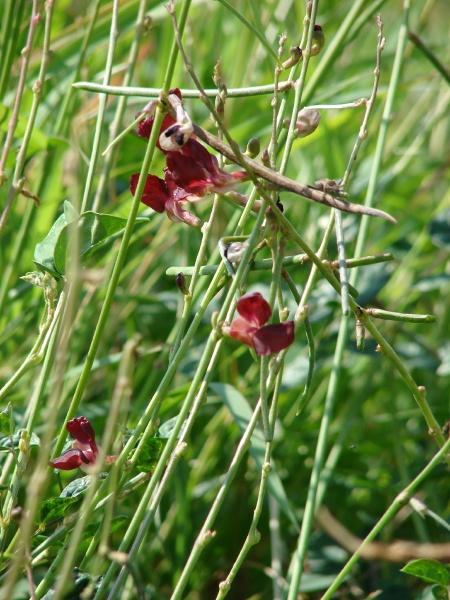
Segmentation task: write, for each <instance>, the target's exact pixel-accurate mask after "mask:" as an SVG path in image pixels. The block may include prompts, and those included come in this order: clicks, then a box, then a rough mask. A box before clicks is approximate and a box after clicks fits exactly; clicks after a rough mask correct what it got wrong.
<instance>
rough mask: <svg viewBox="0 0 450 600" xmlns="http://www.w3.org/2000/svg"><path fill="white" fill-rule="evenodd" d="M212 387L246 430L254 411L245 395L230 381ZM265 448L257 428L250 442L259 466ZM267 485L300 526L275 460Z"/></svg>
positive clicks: (284, 509)
mask: <svg viewBox="0 0 450 600" xmlns="http://www.w3.org/2000/svg"><path fill="white" fill-rule="evenodd" d="M210 387H211V389H212V390H213V391H214V392H215V393H216V394H217V395H218V396H219V397H220V398H221V399H222V400H223V402H224V403H225V404H226V406H227V407H228V408H229V409H230V411H231V413H232V415H233V417H234V419H235V421H236V423H237V424H238V426H239V428H240V430H241V431H244V429H245V428H246V427H247V425H248V423H249V421H250V419H251V417H252V412H253V411H252V409H251V408H250V405H249V403H248V402H247V400H246V399H245V398H244V396H243V395H242V394H241V393H240V392H238V390H237V389H236V388H235V387H233V386H232V385H229V384H228V383H211V384H210ZM264 450H265V441H264V435H263V432H262V431H261V429H259V428H256V429H255V430H254V432H253V435H252V438H251V442H250V454H251V456H252V457H253V459H254V461H255V462H256V464H257V465H258V468H262V465H263V460H264ZM267 485H268V489H269V492H270V493H271V495H272V496H273V497H274V498H275V499H276V500H277V502H278V503H279V505H280V508H281V509H282V510H283V511H284V513H285V514H286V516H287V517H288V518H289V520H290V521H291V523H292V524H293V525H294V526H295V527H296V528H298V527H299V523H298V520H297V517H296V516H295V513H294V510H293V508H292V506H291V503H290V502H289V500H288V497H287V494H286V492H285V489H284V486H283V483H282V481H281V478H280V476H279V475H278V472H277V470H276V466H275V465H274V464H273V462H272V468H271V470H270V473H269V478H268V483H267Z"/></svg>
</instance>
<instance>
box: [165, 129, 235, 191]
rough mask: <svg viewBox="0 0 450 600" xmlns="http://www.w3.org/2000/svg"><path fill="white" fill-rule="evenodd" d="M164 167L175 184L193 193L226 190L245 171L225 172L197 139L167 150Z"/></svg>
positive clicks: (233, 184)
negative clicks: (174, 150)
mask: <svg viewBox="0 0 450 600" xmlns="http://www.w3.org/2000/svg"><path fill="white" fill-rule="evenodd" d="M166 162H167V168H166V171H167V172H168V173H170V176H171V178H172V179H173V180H174V181H175V183H176V184H177V185H179V186H180V187H182V188H183V189H185V190H186V191H188V192H191V193H192V194H195V195H196V196H204V195H205V194H209V193H211V192H218V193H223V192H228V191H230V190H231V189H233V187H234V186H235V185H236V183H238V182H239V181H243V180H245V179H247V173H244V172H243V171H237V172H235V173H226V172H225V171H223V170H222V169H221V168H220V167H219V163H218V161H217V158H216V157H215V156H214V155H213V154H211V153H210V152H208V150H207V149H206V148H205V147H204V146H202V144H200V143H199V142H197V140H194V139H190V140H188V141H187V142H186V143H185V144H184V146H182V147H181V148H180V150H179V151H177V152H168V153H167V159H166Z"/></svg>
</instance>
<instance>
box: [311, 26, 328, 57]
mask: <svg viewBox="0 0 450 600" xmlns="http://www.w3.org/2000/svg"><path fill="white" fill-rule="evenodd" d="M324 44H325V36H324V35H323V31H322V27H321V26H320V25H314V32H313V37H312V43H311V56H316V54H319V52H320V51H321V50H322V48H323V45H324Z"/></svg>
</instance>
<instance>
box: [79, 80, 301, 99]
mask: <svg viewBox="0 0 450 600" xmlns="http://www.w3.org/2000/svg"><path fill="white" fill-rule="evenodd" d="M73 87H75V88H77V89H80V90H86V91H87V92H96V93H99V94H110V95H111V96H134V97H142V98H159V96H160V95H161V92H162V88H150V87H149V88H147V87H133V86H121V85H106V86H105V85H101V84H100V83H91V82H90V81H77V82H76V83H74V84H73ZM274 88H275V86H274V84H273V83H269V84H267V85H256V86H251V87H241V88H227V98H244V97H246V96H263V95H265V94H273V92H274ZM290 89H292V82H291V81H289V80H288V81H280V83H279V84H278V91H279V92H286V91H288V90H290ZM180 91H181V95H182V96H183V98H200V92H199V91H198V90H197V89H186V88H182V89H181V90H180ZM204 92H205V94H206V95H207V96H208V97H210V98H215V97H216V96H217V93H218V90H217V89H216V88H209V89H208V88H207V89H205V90H204Z"/></svg>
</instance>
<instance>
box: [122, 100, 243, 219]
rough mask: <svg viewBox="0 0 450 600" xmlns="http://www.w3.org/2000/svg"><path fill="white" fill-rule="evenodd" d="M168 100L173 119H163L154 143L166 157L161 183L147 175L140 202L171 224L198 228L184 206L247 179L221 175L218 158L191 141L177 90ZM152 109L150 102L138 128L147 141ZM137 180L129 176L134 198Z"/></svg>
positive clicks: (191, 130)
mask: <svg viewBox="0 0 450 600" xmlns="http://www.w3.org/2000/svg"><path fill="white" fill-rule="evenodd" d="M168 99H169V102H170V104H171V107H172V110H173V112H174V113H175V118H174V117H173V116H172V115H171V114H167V115H166V116H165V117H164V120H163V123H162V126H161V133H160V135H159V138H158V143H157V146H158V148H159V149H160V150H161V151H162V152H163V153H164V154H165V156H166V167H165V169H164V179H161V178H160V177H157V176H156V175H148V176H147V179H146V182H145V186H144V191H143V193H142V197H141V200H142V202H143V203H144V204H146V205H147V206H150V207H151V208H153V210H155V211H156V212H160V213H162V212H166V214H167V216H168V217H169V218H170V219H172V220H173V221H181V222H183V223H187V224H188V225H193V226H198V225H200V220H199V219H198V218H197V217H196V216H195V215H193V214H192V213H190V212H188V211H187V210H185V209H184V208H183V205H184V204H185V203H187V202H197V201H198V200H200V199H201V198H203V196H205V195H206V194H210V193H214V192H218V193H225V192H228V191H230V190H232V189H233V187H234V186H235V184H236V183H237V182H239V181H242V180H244V179H246V177H247V175H246V173H244V172H241V171H239V172H235V173H226V172H225V171H223V170H222V169H221V168H220V167H219V163H218V162H217V158H216V157H215V156H213V155H212V154H210V153H209V152H208V150H207V149H206V148H205V147H204V146H203V145H202V144H200V142H198V141H197V140H196V139H194V138H193V125H192V121H191V120H190V118H189V116H188V115H187V113H186V112H185V111H184V108H183V104H182V99H181V93H180V90H178V89H174V90H171V91H170V92H169V96H168ZM155 106H156V104H155V102H151V103H150V104H149V105H148V106H147V107H146V109H145V112H146V113H148V115H149V116H148V117H146V118H145V119H144V120H143V121H141V122H140V123H139V125H138V130H137V133H138V135H139V136H140V137H144V138H148V137H150V134H151V131H152V127H153V122H154V111H155ZM138 180H139V173H135V174H133V175H132V176H131V181H130V190H131V193H132V194H133V195H134V194H135V192H136V188H137V184H138Z"/></svg>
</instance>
